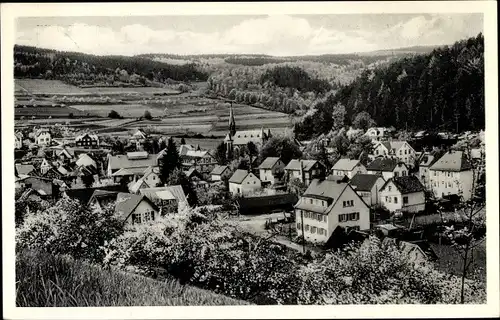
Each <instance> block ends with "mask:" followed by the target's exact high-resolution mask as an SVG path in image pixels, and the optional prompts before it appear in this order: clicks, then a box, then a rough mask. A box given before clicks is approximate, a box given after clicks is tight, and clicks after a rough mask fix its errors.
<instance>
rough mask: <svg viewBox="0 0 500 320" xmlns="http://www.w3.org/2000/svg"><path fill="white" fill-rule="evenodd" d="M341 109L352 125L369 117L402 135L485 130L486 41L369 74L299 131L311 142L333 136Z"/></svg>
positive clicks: (474, 41)
mask: <svg viewBox="0 0 500 320" xmlns="http://www.w3.org/2000/svg"><path fill="white" fill-rule="evenodd" d="M339 105H342V106H344V107H345V110H346V115H345V122H346V124H350V123H352V120H353V119H354V117H355V116H356V115H357V114H358V113H360V112H362V111H366V112H368V113H369V114H370V115H371V117H372V118H373V120H375V122H376V123H377V125H379V126H394V127H395V128H397V129H406V128H407V129H408V130H412V129H413V130H418V129H431V130H442V131H452V132H455V131H459V132H460V131H466V130H478V129H484V125H485V113H484V112H485V106H484V38H483V35H482V34H479V35H478V36H476V37H474V38H470V39H467V40H462V41H459V42H456V43H455V44H453V45H451V46H445V47H440V48H437V49H434V50H433V51H432V52H431V53H429V54H425V55H415V56H412V57H405V58H402V59H400V60H398V61H395V62H392V63H390V64H388V65H384V66H381V67H378V68H375V69H372V70H370V69H368V70H365V71H363V73H362V74H361V75H360V76H359V77H358V78H357V79H356V80H355V81H354V82H352V83H350V84H348V85H345V86H341V87H340V88H339V90H338V91H337V92H336V93H335V94H333V95H329V96H328V97H327V98H325V100H323V101H319V102H318V103H316V105H315V106H314V108H316V109H317V112H316V113H314V114H311V115H308V116H305V117H304V119H303V121H302V123H300V124H298V125H297V126H296V131H297V132H298V133H299V134H305V135H306V136H314V135H319V134H321V133H327V132H328V131H329V130H330V129H331V127H332V112H333V110H334V108H336V107H337V106H339ZM334 106H335V107H334ZM313 118H314V119H313ZM313 123H314V124H315V125H314V126H312V128H310V127H311V124H313Z"/></svg>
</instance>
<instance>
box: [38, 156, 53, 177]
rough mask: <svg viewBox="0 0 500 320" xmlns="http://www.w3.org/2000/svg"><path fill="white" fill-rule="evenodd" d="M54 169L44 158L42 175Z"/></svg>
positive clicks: (41, 168)
mask: <svg viewBox="0 0 500 320" xmlns="http://www.w3.org/2000/svg"><path fill="white" fill-rule="evenodd" d="M52 167H53V166H52V164H51V163H50V162H49V161H48V160H47V159H46V158H43V159H42V162H41V163H40V173H41V174H46V173H47V171H49V170H50V169H52Z"/></svg>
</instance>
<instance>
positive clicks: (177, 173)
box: [166, 168, 198, 206]
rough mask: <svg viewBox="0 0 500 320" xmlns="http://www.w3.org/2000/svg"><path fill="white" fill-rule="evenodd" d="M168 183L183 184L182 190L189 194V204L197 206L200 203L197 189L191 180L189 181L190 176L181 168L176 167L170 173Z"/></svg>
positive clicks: (171, 184) (173, 184)
mask: <svg viewBox="0 0 500 320" xmlns="http://www.w3.org/2000/svg"><path fill="white" fill-rule="evenodd" d="M166 184H167V185H169V186H177V185H180V186H182V190H183V191H184V193H185V194H186V196H187V199H188V203H189V205H191V206H195V205H197V204H198V197H197V194H196V191H195V190H194V188H193V185H192V184H191V181H189V178H188V177H187V176H186V174H185V173H184V171H182V170H181V169H180V168H175V169H174V170H173V171H172V172H171V173H170V174H169V176H168V180H167V183H166Z"/></svg>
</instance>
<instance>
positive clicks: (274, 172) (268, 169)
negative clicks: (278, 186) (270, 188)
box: [259, 157, 285, 184]
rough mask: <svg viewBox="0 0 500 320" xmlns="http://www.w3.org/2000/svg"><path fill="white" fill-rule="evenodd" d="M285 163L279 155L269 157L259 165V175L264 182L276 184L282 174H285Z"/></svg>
mask: <svg viewBox="0 0 500 320" xmlns="http://www.w3.org/2000/svg"><path fill="white" fill-rule="evenodd" d="M284 169H285V164H284V163H283V161H281V159H280V158H278V157H267V158H266V159H265V160H264V161H263V162H262V163H261V164H260V166H259V176H260V181H261V182H262V183H267V182H270V183H271V184H275V183H276V182H277V181H278V179H279V176H280V175H283V174H284Z"/></svg>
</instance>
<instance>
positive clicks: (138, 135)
mask: <svg viewBox="0 0 500 320" xmlns="http://www.w3.org/2000/svg"><path fill="white" fill-rule="evenodd" d="M148 138H149V136H148V134H147V133H146V132H145V131H144V130H142V129H137V130H136V131H135V132H134V133H133V134H132V137H131V138H130V142H131V143H134V144H135V146H136V148H137V150H142V149H143V146H144V142H146V140H147V139H148Z"/></svg>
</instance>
